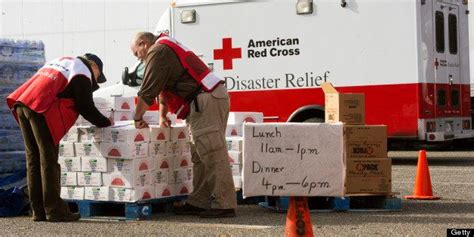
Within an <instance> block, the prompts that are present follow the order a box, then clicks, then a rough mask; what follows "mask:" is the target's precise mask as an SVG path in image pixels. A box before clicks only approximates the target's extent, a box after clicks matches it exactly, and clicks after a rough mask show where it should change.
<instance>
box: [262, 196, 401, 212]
mask: <svg viewBox="0 0 474 237" xmlns="http://www.w3.org/2000/svg"><path fill="white" fill-rule="evenodd" d="M289 200H290V198H289V197H265V201H264V202H261V203H259V205H260V206H261V207H264V208H267V209H270V210H274V211H277V212H286V211H287V210H288V205H289ZM308 207H309V209H310V211H311V212H330V211H350V212H370V211H401V209H402V201H401V199H400V198H397V197H395V196H392V195H365V196H346V197H308Z"/></svg>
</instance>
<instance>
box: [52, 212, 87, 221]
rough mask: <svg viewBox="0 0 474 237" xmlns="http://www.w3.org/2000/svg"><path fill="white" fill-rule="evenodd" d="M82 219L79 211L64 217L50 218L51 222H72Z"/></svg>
mask: <svg viewBox="0 0 474 237" xmlns="http://www.w3.org/2000/svg"><path fill="white" fill-rule="evenodd" d="M79 219H81V215H80V214H79V213H70V214H67V215H65V216H62V217H58V218H51V217H50V218H48V221H49V222H72V221H77V220H79Z"/></svg>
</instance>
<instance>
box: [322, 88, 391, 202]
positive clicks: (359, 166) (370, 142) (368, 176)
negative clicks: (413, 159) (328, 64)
mask: <svg viewBox="0 0 474 237" xmlns="http://www.w3.org/2000/svg"><path fill="white" fill-rule="evenodd" d="M322 87H323V90H324V93H325V109H326V111H325V112H326V113H325V114H326V118H325V120H326V123H333V122H343V123H344V146H345V160H346V194H382V195H383V194H390V193H391V192H392V161H391V159H390V158H388V154H387V126H385V125H365V102H364V95H363V94H341V93H338V92H337V90H336V89H335V88H334V87H332V85H331V84H330V83H324V84H323V85H322Z"/></svg>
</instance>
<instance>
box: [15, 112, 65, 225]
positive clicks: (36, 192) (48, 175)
mask: <svg viewBox="0 0 474 237" xmlns="http://www.w3.org/2000/svg"><path fill="white" fill-rule="evenodd" d="M16 113H17V115H18V122H19V124H20V129H21V132H22V135H23V140H24V142H25V152H26V168H27V175H26V176H27V184H28V194H29V198H30V203H31V209H32V211H33V217H34V218H48V219H59V218H61V217H63V216H65V215H68V214H70V211H69V207H68V206H67V204H66V203H65V202H64V201H63V200H62V199H61V197H60V194H61V185H60V177H61V169H60V167H59V164H58V152H59V150H58V149H59V148H58V146H57V145H55V144H54V142H53V138H52V136H51V133H50V132H49V129H48V125H47V124H46V120H45V118H44V116H43V115H42V114H38V113H36V112H34V111H33V110H31V109H29V108H28V107H26V106H24V105H17V106H16Z"/></svg>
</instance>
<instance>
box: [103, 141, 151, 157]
mask: <svg viewBox="0 0 474 237" xmlns="http://www.w3.org/2000/svg"><path fill="white" fill-rule="evenodd" d="M100 150H101V154H102V156H104V157H108V158H123V159H134V158H145V157H148V143H147V142H141V143H138V142H137V143H108V142H102V143H101V144H100Z"/></svg>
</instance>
